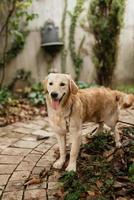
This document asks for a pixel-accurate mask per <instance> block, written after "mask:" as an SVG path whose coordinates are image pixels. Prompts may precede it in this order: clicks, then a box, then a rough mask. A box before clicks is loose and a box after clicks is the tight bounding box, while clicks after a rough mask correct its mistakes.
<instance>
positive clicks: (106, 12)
mask: <svg viewBox="0 0 134 200" xmlns="http://www.w3.org/2000/svg"><path fill="white" fill-rule="evenodd" d="M124 8H125V0H92V1H91V4H90V6H89V15H88V19H89V24H90V28H91V31H92V32H93V34H94V38H95V44H94V47H93V52H94V58H93V61H94V64H95V67H96V72H97V82H98V84H100V85H105V86H108V85H110V84H111V81H112V75H113V71H114V68H115V65H116V57H117V50H118V48H117V47H118V45H117V44H118V38H119V34H120V29H121V27H122V24H123V16H124Z"/></svg>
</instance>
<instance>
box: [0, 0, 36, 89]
mask: <svg viewBox="0 0 134 200" xmlns="http://www.w3.org/2000/svg"><path fill="white" fill-rule="evenodd" d="M31 5H32V0H27V1H22V0H11V1H8V0H4V1H0V42H1V44H2V45H1V50H0V72H1V80H0V86H1V85H2V83H3V81H4V77H5V66H6V65H7V63H8V62H9V61H10V60H11V59H13V58H14V57H16V56H17V55H18V53H19V52H20V51H21V50H22V48H23V47H24V44H25V39H26V36H27V34H28V28H27V27H28V23H29V22H30V21H31V20H33V19H34V18H35V17H36V16H37V14H35V13H30V12H28V11H27V10H28V8H29V7H30V6H31Z"/></svg>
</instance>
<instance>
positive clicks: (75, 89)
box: [69, 78, 78, 94]
mask: <svg viewBox="0 0 134 200" xmlns="http://www.w3.org/2000/svg"><path fill="white" fill-rule="evenodd" d="M69 83H70V92H71V93H72V94H77V92H78V86H77V85H76V83H75V82H74V81H73V80H72V79H71V78H70V80H69Z"/></svg>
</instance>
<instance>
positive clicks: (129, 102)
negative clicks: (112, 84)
mask: <svg viewBox="0 0 134 200" xmlns="http://www.w3.org/2000/svg"><path fill="white" fill-rule="evenodd" d="M112 92H113V93H114V94H115V95H116V98H117V101H118V105H119V108H120V109H125V108H134V95H133V94H126V93H124V92H120V91H118V90H113V91H112Z"/></svg>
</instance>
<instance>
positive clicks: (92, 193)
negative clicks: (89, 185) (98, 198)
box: [87, 191, 95, 196]
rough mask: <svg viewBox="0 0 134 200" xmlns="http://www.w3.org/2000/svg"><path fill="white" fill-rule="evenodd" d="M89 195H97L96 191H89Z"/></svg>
mask: <svg viewBox="0 0 134 200" xmlns="http://www.w3.org/2000/svg"><path fill="white" fill-rule="evenodd" d="M87 193H88V195H89V196H95V192H94V191H87Z"/></svg>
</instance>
